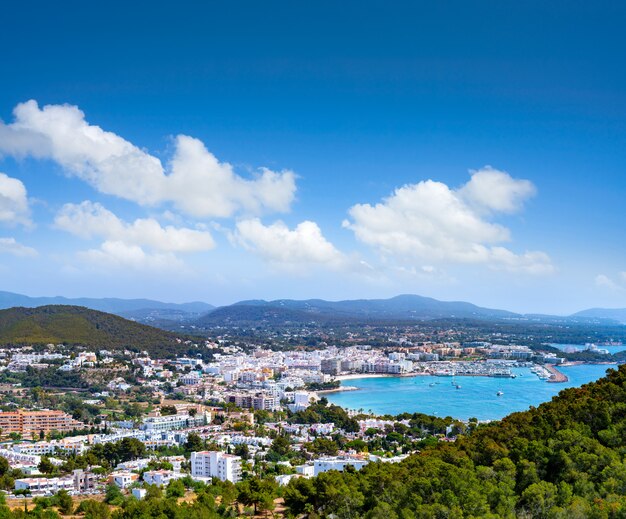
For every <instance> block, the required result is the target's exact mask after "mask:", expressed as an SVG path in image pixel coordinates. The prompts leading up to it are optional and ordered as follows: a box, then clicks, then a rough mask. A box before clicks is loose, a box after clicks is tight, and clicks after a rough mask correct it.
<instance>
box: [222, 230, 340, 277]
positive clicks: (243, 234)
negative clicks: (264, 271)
mask: <svg viewBox="0 0 626 519" xmlns="http://www.w3.org/2000/svg"><path fill="white" fill-rule="evenodd" d="M233 239H234V241H236V242H237V243H239V244H240V245H242V246H243V247H245V248H247V249H249V250H252V251H254V252H256V253H257V254H259V255H260V256H261V257H262V258H263V259H265V260H266V261H268V262H269V263H272V264H274V265H278V266H281V267H286V268H289V269H297V268H298V267H302V266H313V265H320V266H325V267H329V268H340V267H342V266H343V265H345V264H346V262H347V259H346V257H345V256H344V254H342V253H341V252H340V251H338V250H337V249H336V248H335V246H334V245H333V244H332V243H330V242H329V241H328V240H326V238H324V236H323V235H322V231H321V230H320V228H319V226H318V225H317V224H316V223H315V222H311V221H308V220H307V221H304V222H301V223H299V224H298V225H297V226H296V227H295V229H293V230H291V229H289V227H287V226H286V225H285V224H284V223H283V222H281V221H278V222H275V223H273V224H271V225H263V224H262V223H261V221H260V220H259V219H258V218H253V219H248V220H242V221H240V222H238V223H237V229H236V232H235V233H234V236H233Z"/></svg>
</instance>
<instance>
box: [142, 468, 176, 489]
mask: <svg viewBox="0 0 626 519" xmlns="http://www.w3.org/2000/svg"><path fill="white" fill-rule="evenodd" d="M184 477H185V474H182V473H181V472H174V471H173V470H148V471H146V472H144V473H143V480H144V481H145V482H146V483H147V484H148V485H156V486H157V487H166V486H167V485H168V484H169V482H170V481H174V480H175V479H181V478H184Z"/></svg>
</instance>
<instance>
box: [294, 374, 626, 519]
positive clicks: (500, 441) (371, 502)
mask: <svg viewBox="0 0 626 519" xmlns="http://www.w3.org/2000/svg"><path fill="white" fill-rule="evenodd" d="M625 455H626V368H621V369H620V370H619V371H614V370H611V371H610V372H609V375H608V376H607V377H606V378H604V379H602V380H600V381H598V382H597V383H592V384H587V385H585V386H583V387H581V388H572V389H567V390H565V391H563V392H561V393H560V394H559V396H558V397H556V398H554V399H553V400H552V401H551V402H548V403H545V404H542V405H541V406H540V407H539V408H533V409H531V410H530V411H527V412H523V413H514V414H512V415H510V416H509V417H507V418H505V419H504V420H502V421H501V422H496V423H493V424H490V425H483V426H479V427H477V428H476V429H475V430H474V431H473V432H472V433H470V434H468V435H467V436H465V437H460V438H459V439H458V440H457V441H456V442H455V443H451V444H449V443H438V444H436V445H434V446H432V447H427V448H425V449H424V450H423V451H422V452H421V453H420V454H418V455H414V456H411V457H410V458H408V459H407V460H406V461H404V462H403V463H401V464H397V465H390V464H382V463H372V464H369V465H368V466H366V467H365V468H364V469H362V470H361V471H359V472H355V471H346V472H344V473H338V472H329V473H325V474H322V475H320V476H318V477H317V478H316V479H314V480H305V479H297V480H294V481H292V482H291V483H290V484H289V486H288V487H287V489H286V490H285V501H286V504H287V505H288V506H289V507H290V510H291V511H292V513H293V514H295V515H298V514H303V513H306V512H315V513H316V514H319V515H320V516H322V517H328V516H330V515H331V514H333V515H334V516H335V517H338V518H342V517H346V518H347V517H365V518H374V517H386V518H387V519H394V518H413V517H416V518H417V517H419V518H422V517H423V518H427V517H428V518H429V517H454V518H463V517H491V518H494V519H495V518H500V517H504V518H506V517H510V518H514V517H533V518H535V517H536V518H571V517H580V518H586V517H596V518H607V519H608V518H621V517H626V495H625V494H626V460H625Z"/></svg>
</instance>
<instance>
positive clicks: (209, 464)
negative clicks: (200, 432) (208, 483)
mask: <svg viewBox="0 0 626 519" xmlns="http://www.w3.org/2000/svg"><path fill="white" fill-rule="evenodd" d="M191 475H192V476H200V477H213V478H218V479H221V480H222V481H226V480H228V481H232V482H233V483H237V482H238V481H239V480H240V479H241V458H240V457H239V456H234V455H232V454H226V453H224V452H220V451H201V452H192V453H191Z"/></svg>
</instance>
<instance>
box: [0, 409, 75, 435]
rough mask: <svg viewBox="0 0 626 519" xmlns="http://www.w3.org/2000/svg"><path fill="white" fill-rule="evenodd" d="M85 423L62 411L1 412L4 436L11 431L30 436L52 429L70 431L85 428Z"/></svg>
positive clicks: (1, 425)
mask: <svg viewBox="0 0 626 519" xmlns="http://www.w3.org/2000/svg"><path fill="white" fill-rule="evenodd" d="M84 428H85V424H84V423H82V422H79V421H78V420H74V418H72V417H71V416H70V415H69V414H67V413H64V412H62V411H48V410H44V411H22V410H21V409H20V410H17V411H7V412H0V430H1V431H2V433H1V435H2V436H8V435H9V434H11V433H18V434H21V435H22V437H24V438H26V437H30V436H32V435H33V434H35V435H38V434H41V432H42V431H43V433H44V434H45V433H49V432H51V431H59V432H70V431H72V430H73V429H84Z"/></svg>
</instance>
